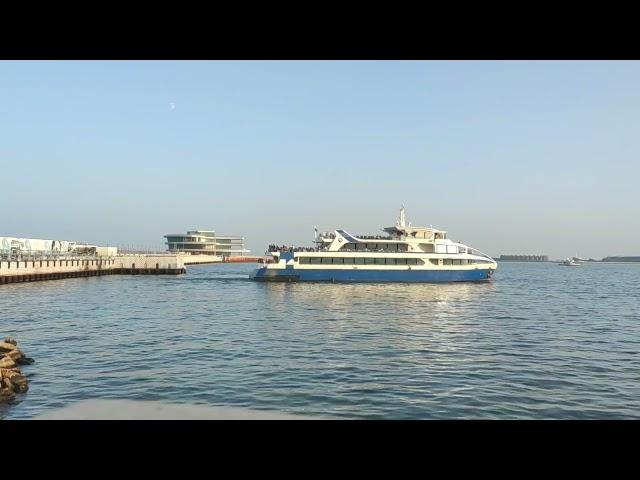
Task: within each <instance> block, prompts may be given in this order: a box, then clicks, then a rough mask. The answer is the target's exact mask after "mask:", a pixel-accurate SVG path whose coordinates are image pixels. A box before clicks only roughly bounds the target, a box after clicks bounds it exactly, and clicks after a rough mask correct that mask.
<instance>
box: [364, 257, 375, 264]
mask: <svg viewBox="0 0 640 480" xmlns="http://www.w3.org/2000/svg"><path fill="white" fill-rule="evenodd" d="M364 263H365V264H367V265H372V264H374V263H375V258H365V259H364Z"/></svg>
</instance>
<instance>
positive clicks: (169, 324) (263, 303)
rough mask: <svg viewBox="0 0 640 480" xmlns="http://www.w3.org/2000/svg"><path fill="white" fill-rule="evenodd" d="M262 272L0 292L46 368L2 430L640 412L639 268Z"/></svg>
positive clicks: (5, 324)
mask: <svg viewBox="0 0 640 480" xmlns="http://www.w3.org/2000/svg"><path fill="white" fill-rule="evenodd" d="M256 266H257V265H255V264H229V263H227V264H214V265H194V266H189V267H188V272H187V273H186V274H185V275H178V276H172V275H171V276H169V275H167V276H163V275H160V276H143V275H139V276H125V275H123V276H119V275H109V276H104V277H91V278H72V279H65V280H56V281H45V282H34V283H22V284H9V285H2V286H0V337H2V338H4V337H5V336H12V337H15V338H16V340H17V341H18V346H19V347H20V349H21V350H23V351H24V352H25V354H26V355H28V356H29V357H32V358H33V359H34V360H35V363H34V364H32V365H28V366H23V367H22V371H23V373H24V374H25V375H26V376H27V377H28V379H29V391H28V392H27V393H26V394H22V395H18V399H17V400H16V402H15V403H13V404H5V405H0V419H32V418H36V417H37V416H39V415H41V414H45V413H48V412H52V411H55V410H56V409H59V408H61V407H64V406H68V405H72V404H74V403H75V402H78V401H81V400H86V399H127V400H154V401H162V402H166V403H178V404H190V405H209V406H227V407H243V408H248V409H253V410H261V411H270V412H280V413H287V414H294V415H300V416H301V417H305V416H311V417H314V418H318V417H319V418H327V419H424V420H428V419H631V418H634V419H637V418H640V265H634V264H584V265H581V266H580V267H562V266H558V265H557V264H555V263H519V262H500V263H499V265H498V270H497V272H496V274H495V276H494V281H493V282H492V283H479V284H474V283H458V284H456V283H452V284H366V283H354V284H338V283H336V284H331V283H258V282H254V281H251V280H249V273H250V272H251V270H252V269H254V268H256ZM0 340H1V338H0Z"/></svg>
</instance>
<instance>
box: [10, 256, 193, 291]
mask: <svg viewBox="0 0 640 480" xmlns="http://www.w3.org/2000/svg"><path fill="white" fill-rule="evenodd" d="M182 273H186V269H185V266H184V261H183V260H182V259H181V258H180V257H178V256H177V255H171V254H167V255H164V254H157V255H143V254H135V255H127V254H122V255H116V256H113V257H65V258H30V259H24V260H23V259H20V260H0V285H2V284H7V283H21V282H35V281H41V280H58V279H62V278H73V277H93V276H100V275H179V274H182Z"/></svg>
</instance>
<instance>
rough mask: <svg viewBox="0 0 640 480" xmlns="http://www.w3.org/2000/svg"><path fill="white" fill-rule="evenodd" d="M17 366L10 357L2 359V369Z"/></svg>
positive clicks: (0, 364) (0, 365) (0, 360)
mask: <svg viewBox="0 0 640 480" xmlns="http://www.w3.org/2000/svg"><path fill="white" fill-rule="evenodd" d="M15 366H16V362H14V361H13V360H11V358H9V357H2V358H0V368H13V367H15Z"/></svg>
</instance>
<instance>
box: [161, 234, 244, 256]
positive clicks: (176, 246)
mask: <svg viewBox="0 0 640 480" xmlns="http://www.w3.org/2000/svg"><path fill="white" fill-rule="evenodd" d="M164 237H165V238H166V239H167V241H166V242H165V243H166V245H167V250H168V251H169V252H172V253H178V252H181V253H190V254H192V255H218V256H220V257H242V256H244V255H245V254H246V253H249V250H246V249H245V248H244V237H239V236H236V235H216V232H215V231H213V230H193V231H190V232H187V233H186V234H185V233H168V234H167V235H165V236H164Z"/></svg>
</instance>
